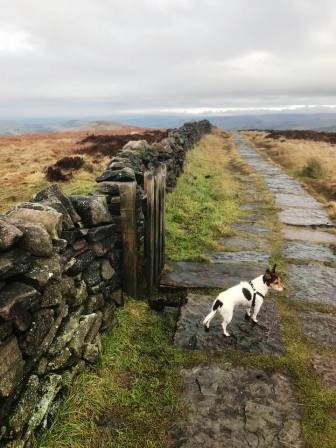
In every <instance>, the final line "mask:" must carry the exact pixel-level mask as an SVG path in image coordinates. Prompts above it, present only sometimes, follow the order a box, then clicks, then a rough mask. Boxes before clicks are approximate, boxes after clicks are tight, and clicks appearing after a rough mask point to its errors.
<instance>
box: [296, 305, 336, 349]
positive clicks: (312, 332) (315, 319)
mask: <svg viewBox="0 0 336 448" xmlns="http://www.w3.org/2000/svg"><path fill="white" fill-rule="evenodd" d="M300 318H301V322H302V330H303V333H304V334H305V335H306V336H307V337H308V338H309V339H311V340H312V341H313V342H315V343H316V344H320V345H323V346H325V347H332V348H335V345H336V316H334V315H332V314H326V313H319V312H317V311H302V312H301V313H300Z"/></svg>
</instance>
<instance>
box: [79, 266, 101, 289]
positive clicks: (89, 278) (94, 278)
mask: <svg viewBox="0 0 336 448" xmlns="http://www.w3.org/2000/svg"><path fill="white" fill-rule="evenodd" d="M83 280H84V281H85V283H86V284H87V285H88V286H94V285H97V284H98V283H99V282H101V281H102V276H101V263H100V261H98V260H95V261H93V262H92V263H91V264H90V266H89V267H88V268H87V269H86V270H85V271H84V272H83Z"/></svg>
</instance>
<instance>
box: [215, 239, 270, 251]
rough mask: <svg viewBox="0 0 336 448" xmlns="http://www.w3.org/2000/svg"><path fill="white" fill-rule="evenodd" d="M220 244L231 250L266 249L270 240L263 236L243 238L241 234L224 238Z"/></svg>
mask: <svg viewBox="0 0 336 448" xmlns="http://www.w3.org/2000/svg"><path fill="white" fill-rule="evenodd" d="M219 244H220V245H221V246H223V247H224V248H228V249H230V250H248V251H250V250H265V249H266V248H267V247H268V242H267V240H265V239H262V238H253V239H252V238H251V239H248V238H242V237H240V236H231V237H229V238H222V239H220V240H219Z"/></svg>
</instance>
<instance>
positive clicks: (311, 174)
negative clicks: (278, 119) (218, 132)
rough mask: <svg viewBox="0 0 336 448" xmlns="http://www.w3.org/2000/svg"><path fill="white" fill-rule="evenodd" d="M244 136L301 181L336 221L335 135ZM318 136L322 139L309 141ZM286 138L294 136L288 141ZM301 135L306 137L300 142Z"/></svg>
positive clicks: (250, 133) (251, 133)
mask: <svg viewBox="0 0 336 448" xmlns="http://www.w3.org/2000/svg"><path fill="white" fill-rule="evenodd" d="M293 133H294V134H293ZM243 134H244V135H245V136H246V137H248V139H249V140H250V142H251V143H252V144H253V145H254V146H255V148H256V149H257V150H258V151H260V152H261V153H263V155H265V156H266V157H269V158H271V159H272V160H274V161H275V162H276V163H279V164H280V165H281V166H283V167H284V168H285V169H286V170H288V171H289V172H290V174H292V175H294V176H295V177H297V178H299V180H300V181H301V182H302V183H303V184H304V185H305V186H306V187H307V189H308V190H309V191H310V192H311V193H312V194H314V195H315V196H317V197H318V198H319V199H320V200H322V201H323V202H324V203H325V205H326V207H327V210H328V212H329V214H330V216H331V217H332V218H336V146H335V145H333V144H332V142H333V139H334V138H335V142H336V134H335V133H326V132H319V133H315V132H313V131H279V132H278V131H272V133H270V132H262V131H245V132H243ZM316 134H319V137H320V140H318V139H317V140H314V139H313V138H310V137H314V136H316ZM286 135H287V136H289V135H291V136H293V135H295V137H291V138H286V137H285V136H286ZM299 135H301V136H302V137H303V138H301V139H300V138H299V137H298V136H299ZM309 136H310V137H309ZM328 136H329V137H330V138H329V140H328ZM316 138H317V137H316Z"/></svg>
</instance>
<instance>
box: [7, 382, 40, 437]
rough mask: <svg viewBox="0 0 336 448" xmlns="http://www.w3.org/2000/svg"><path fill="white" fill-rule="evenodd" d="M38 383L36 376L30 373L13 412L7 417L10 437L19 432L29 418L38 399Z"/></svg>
mask: <svg viewBox="0 0 336 448" xmlns="http://www.w3.org/2000/svg"><path fill="white" fill-rule="evenodd" d="M39 385H40V382H39V379H38V376H37V375H31V376H30V378H29V380H28V382H27V384H26V386H25V388H24V392H23V394H22V395H21V397H20V399H19V402H18V403H17V405H16V406H15V409H14V412H13V413H12V415H11V416H10V418H9V422H8V423H9V429H10V431H9V434H10V436H11V437H15V435H17V434H19V433H20V432H21V431H22V428H24V427H25V426H26V424H27V423H28V421H29V419H30V418H31V416H32V414H33V411H34V408H35V406H36V403H37V399H38V395H37V392H38V389H39Z"/></svg>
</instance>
